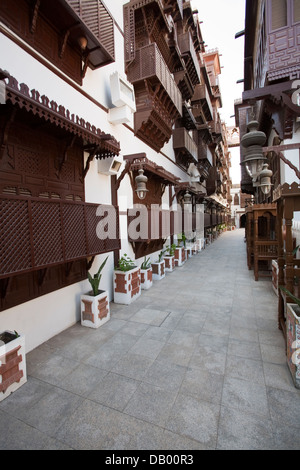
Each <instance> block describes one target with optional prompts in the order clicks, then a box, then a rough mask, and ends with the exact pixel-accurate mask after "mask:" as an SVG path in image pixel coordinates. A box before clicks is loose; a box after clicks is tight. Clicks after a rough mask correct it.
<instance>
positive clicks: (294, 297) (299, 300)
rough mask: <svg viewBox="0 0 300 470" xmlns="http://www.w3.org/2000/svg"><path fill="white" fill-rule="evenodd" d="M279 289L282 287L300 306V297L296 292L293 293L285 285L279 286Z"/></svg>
mask: <svg viewBox="0 0 300 470" xmlns="http://www.w3.org/2000/svg"><path fill="white" fill-rule="evenodd" d="M279 289H281V290H282V291H283V292H285V293H286V294H287V295H288V296H289V297H290V298H291V299H292V300H293V301H294V302H295V304H297V305H298V307H299V308H300V299H299V297H296V296H295V295H294V294H292V293H291V292H290V291H289V290H288V289H286V287H284V286H279Z"/></svg>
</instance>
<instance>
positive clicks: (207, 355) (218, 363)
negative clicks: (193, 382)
mask: <svg viewBox="0 0 300 470" xmlns="http://www.w3.org/2000/svg"><path fill="white" fill-rule="evenodd" d="M189 365H190V367H197V368H199V369H203V370H206V371H208V372H211V373H215V374H221V375H223V374H224V373H225V365H226V354H224V353H222V352H216V351H215V350H213V349H211V347H209V346H199V347H198V348H197V349H196V350H195V352H194V354H193V355H192V357H191V360H190V362H189Z"/></svg>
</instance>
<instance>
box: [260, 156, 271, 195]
mask: <svg viewBox="0 0 300 470" xmlns="http://www.w3.org/2000/svg"><path fill="white" fill-rule="evenodd" d="M272 175H273V172H272V170H270V169H269V165H268V164H267V163H265V164H264V165H263V169H262V171H261V172H260V174H259V179H260V183H259V187H260V189H261V190H262V192H263V193H264V194H266V195H267V194H269V193H270V191H271V186H272V184H271V178H272Z"/></svg>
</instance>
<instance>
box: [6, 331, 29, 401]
mask: <svg viewBox="0 0 300 470" xmlns="http://www.w3.org/2000/svg"><path fill="white" fill-rule="evenodd" d="M3 333H7V334H12V335H14V333H13V332H10V331H5V332H3ZM26 382H27V372H26V352H25V336H23V335H21V336H19V337H18V338H15V339H13V340H12V341H10V342H9V343H3V342H2V341H1V343H0V401H2V400H4V398H6V397H8V396H9V395H10V394H11V393H13V392H15V391H16V390H17V389H18V388H20V387H21V386H22V385H23V384H24V383H26Z"/></svg>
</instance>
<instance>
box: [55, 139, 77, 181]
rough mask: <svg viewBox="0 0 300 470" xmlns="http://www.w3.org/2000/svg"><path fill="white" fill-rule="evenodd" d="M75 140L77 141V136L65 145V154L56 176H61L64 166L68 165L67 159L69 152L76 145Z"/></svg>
mask: <svg viewBox="0 0 300 470" xmlns="http://www.w3.org/2000/svg"><path fill="white" fill-rule="evenodd" d="M75 140H76V135H74V136H72V137H71V138H69V139H68V140H67V142H66V144H65V148H64V150H63V152H62V153H63V154H62V157H61V158H60V161H59V165H58V170H57V172H56V175H57V176H59V174H60V172H61V170H62V168H63V166H64V164H65V163H66V161H67V159H68V151H69V150H70V149H71V148H72V147H73V145H74V143H75Z"/></svg>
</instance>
